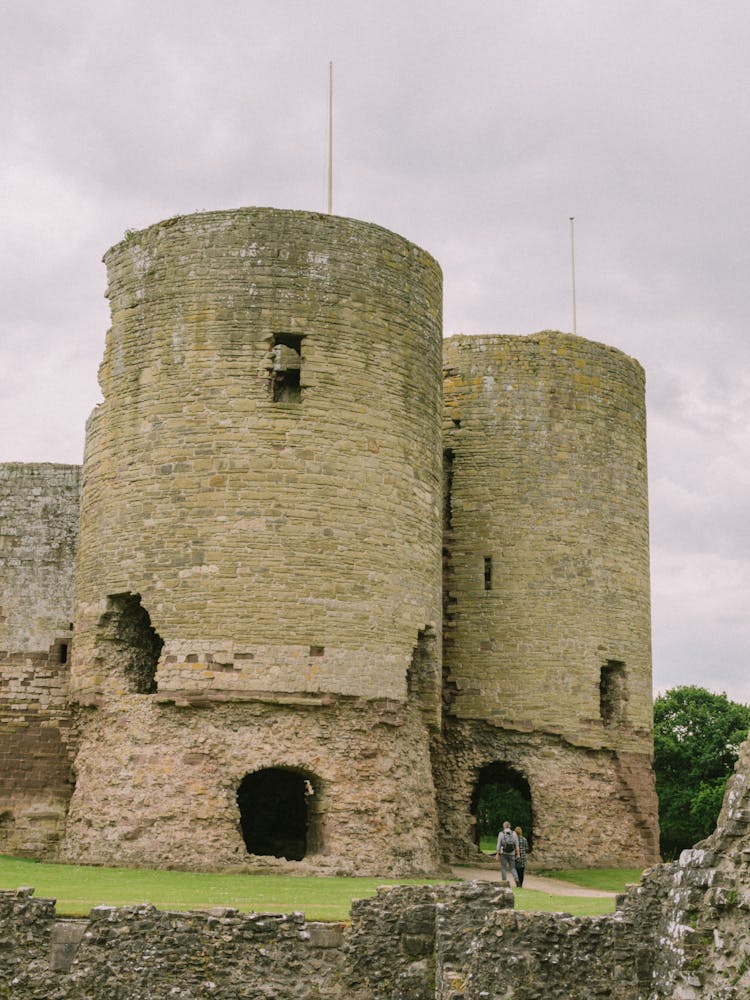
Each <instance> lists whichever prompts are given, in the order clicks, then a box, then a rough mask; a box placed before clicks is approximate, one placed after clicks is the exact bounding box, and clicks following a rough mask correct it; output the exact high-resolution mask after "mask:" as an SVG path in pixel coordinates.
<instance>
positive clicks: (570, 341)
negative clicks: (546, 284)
mask: <svg viewBox="0 0 750 1000" xmlns="http://www.w3.org/2000/svg"><path fill="white" fill-rule="evenodd" d="M533 347H538V349H539V350H540V351H544V353H548V354H552V355H555V354H556V355H558V356H565V355H567V354H570V355H576V354H580V353H581V352H582V351H591V350H593V351H596V352H597V353H600V354H610V355H612V356H613V358H614V359H615V360H617V361H618V362H619V363H624V364H626V365H632V366H633V367H635V368H636V369H637V371H638V373H639V375H640V376H641V377H642V378H644V377H645V372H644V369H643V366H642V365H641V363H640V362H639V361H638V359H637V358H634V357H632V355H630V354H627V353H626V352H625V351H621V350H620V349H619V348H618V347H612V345H611V344H605V343H603V342H602V341H599V340H590V339H589V338H587V337H581V336H580V335H578V334H574V333H567V332H565V331H562V330H539V331H537V332H536V333H526V334H522V333H473V334H467V333H457V334H454V335H453V336H451V337H446V338H445V339H444V340H443V354H444V360H445V364H446V365H447V366H449V365H450V363H451V360H450V359H451V356H452V355H453V354H454V353H455V352H459V351H474V352H476V353H479V354H481V353H484V352H487V351H488V350H493V349H494V350H497V351H514V350H522V351H526V350H528V349H529V348H533Z"/></svg>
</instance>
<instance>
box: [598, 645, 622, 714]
mask: <svg viewBox="0 0 750 1000" xmlns="http://www.w3.org/2000/svg"><path fill="white" fill-rule="evenodd" d="M626 701H627V695H626V693H625V664H624V663H623V662H622V661H621V660H607V662H606V663H605V664H604V666H603V667H602V668H601V674H600V678H599V714H600V715H601V719H602V722H603V723H604V725H605V726H612V725H615V724H616V723H619V722H622V721H623V719H624V715H625V702H626Z"/></svg>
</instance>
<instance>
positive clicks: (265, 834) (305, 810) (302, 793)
mask: <svg viewBox="0 0 750 1000" xmlns="http://www.w3.org/2000/svg"><path fill="white" fill-rule="evenodd" d="M314 796H315V787H314V783H313V779H312V778H311V777H309V776H308V775H306V774H303V773H301V772H300V771H294V770H288V769H286V768H280V767H267V768H263V769H262V770H261V771H254V772H253V773H252V774H246V775H245V777H244V778H243V779H242V781H241V782H240V786H239V788H238V789H237V805H238V806H239V810H240V827H241V830H242V839H243V840H244V841H245V847H246V848H247V850H248V853H249V854H266V855H272V856H273V857H275V858H286V859H287V861H301V860H302V858H304V857H305V856H306V855H308V854H310V853H312V852H314V851H315V850H317V849H318V847H319V845H318V843H317V836H316V834H317V824H316V822H315V816H316V810H315V808H314Z"/></svg>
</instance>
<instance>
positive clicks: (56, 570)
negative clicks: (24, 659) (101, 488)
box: [0, 462, 81, 653]
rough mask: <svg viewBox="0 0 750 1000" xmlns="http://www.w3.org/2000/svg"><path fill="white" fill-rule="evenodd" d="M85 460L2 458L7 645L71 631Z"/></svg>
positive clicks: (0, 576) (51, 641)
mask: <svg viewBox="0 0 750 1000" xmlns="http://www.w3.org/2000/svg"><path fill="white" fill-rule="evenodd" d="M80 476H81V468H80V466H78V465H53V464H52V463H50V462H41V463H28V464H26V463H21V462H6V463H2V464H0V651H3V652H6V653H20V652H24V653H39V652H44V653H47V652H48V651H49V650H50V647H52V646H53V645H55V643H58V644H59V642H60V641H61V640H64V641H67V640H69V638H70V622H71V620H72V618H73V587H74V575H75V556H76V540H77V537H78V504H79V494H80Z"/></svg>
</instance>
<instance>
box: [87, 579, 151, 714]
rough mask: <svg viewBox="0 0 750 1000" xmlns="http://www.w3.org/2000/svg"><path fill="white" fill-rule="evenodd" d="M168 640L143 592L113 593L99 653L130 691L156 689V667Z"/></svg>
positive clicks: (101, 630) (104, 618) (102, 623)
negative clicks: (155, 622) (154, 623)
mask: <svg viewBox="0 0 750 1000" xmlns="http://www.w3.org/2000/svg"><path fill="white" fill-rule="evenodd" d="M163 646H164V640H163V639H162V638H161V636H159V635H158V633H157V632H156V630H155V629H154V628H153V626H152V625H151V619H150V617H149V614H148V611H146V609H145V608H144V607H143V606H142V605H141V595H140V594H130V593H126V594H112V595H110V596H109V597H108V598H107V610H106V611H105V613H104V614H103V615H102V617H101V619H100V620H99V634H98V636H97V653H98V655H99V657H100V658H101V659H102V660H103V662H104V666H105V668H106V669H107V670H108V671H112V672H114V673H117V674H119V675H120V676H121V677H122V679H123V681H124V682H125V685H126V689H127V691H128V692H129V693H130V694H153V692H155V691H156V668H157V665H158V663H159V656H160V654H161V651H162V647H163Z"/></svg>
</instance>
